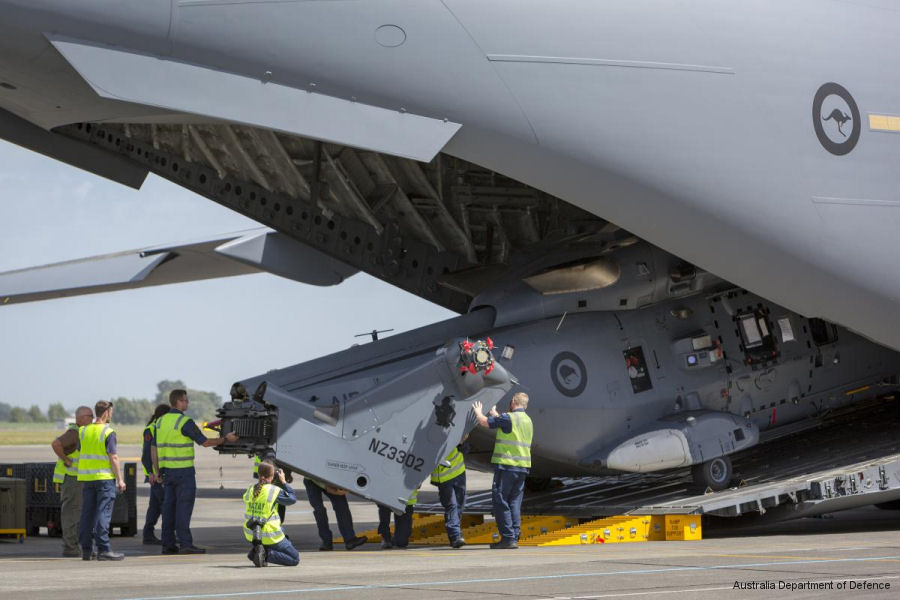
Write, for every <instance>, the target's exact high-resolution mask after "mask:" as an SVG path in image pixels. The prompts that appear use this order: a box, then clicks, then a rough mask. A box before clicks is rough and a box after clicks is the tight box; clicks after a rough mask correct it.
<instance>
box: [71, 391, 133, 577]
mask: <svg viewBox="0 0 900 600" xmlns="http://www.w3.org/2000/svg"><path fill="white" fill-rule="evenodd" d="M94 414H95V415H96V418H95V419H94V422H93V423H91V424H90V425H85V426H84V427H79V428H78V481H82V482H84V483H83V485H84V490H83V497H82V500H81V521H80V522H79V523H78V543H79V544H81V558H82V560H92V559H94V558H96V559H97V560H122V559H123V558H125V555H124V554H122V553H121V552H113V551H112V548H110V546H109V522H110V520H111V519H112V512H113V504H115V501H116V491H119V492H124V491H125V480H124V479H122V469H121V468H119V454H118V446H117V444H116V432H115V430H114V429H113V428H112V426H111V425H110V424H109V422H110V420H111V419H112V416H113V405H112V402H107V401H105V400H100V401H99V402H97V403H96V404H95V405H94ZM95 546H96V548H97V553H96V554H94V552H93V549H94V547H95Z"/></svg>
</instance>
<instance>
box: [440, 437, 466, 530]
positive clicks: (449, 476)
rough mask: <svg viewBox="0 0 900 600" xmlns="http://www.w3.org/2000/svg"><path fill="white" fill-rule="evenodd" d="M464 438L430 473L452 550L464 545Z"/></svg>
mask: <svg viewBox="0 0 900 600" xmlns="http://www.w3.org/2000/svg"><path fill="white" fill-rule="evenodd" d="M466 437H468V434H467V435H466V436H464V437H463V439H462V442H461V443H460V444H459V445H458V446H456V447H455V448H454V449H453V451H451V452H450V454H448V455H447V456H446V457H445V458H444V460H443V461H441V462H440V463H439V464H438V466H436V467H435V468H434V471H432V472H431V483H432V484H434V485H436V486H437V488H438V498H439V499H440V502H441V506H443V507H444V527H445V528H446V529H447V538H448V539H449V540H450V545H451V546H452V547H454V548H462V547H463V546H465V545H466V540H465V539H463V536H462V529H461V527H460V522H461V520H462V513H463V510H465V508H466V461H465V458H464V457H463V453H464V452H465V451H466V450H465V448H466V446H467V444H466Z"/></svg>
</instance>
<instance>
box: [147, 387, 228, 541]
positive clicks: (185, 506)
mask: <svg viewBox="0 0 900 600" xmlns="http://www.w3.org/2000/svg"><path fill="white" fill-rule="evenodd" d="M189 403H190V400H189V399H188V394H187V391H185V390H172V391H171V392H170V393H169V405H170V406H171V408H170V410H169V412H167V413H166V414H164V415H163V416H162V417H160V418H159V420H157V422H156V428H155V429H156V431H155V437H154V439H153V441H152V442H151V446H150V455H151V457H152V460H153V473H154V475H156V477H157V479H159V478H160V477H161V478H162V482H163V490H164V493H163V508H162V553H163V554H204V553H206V549H204V548H198V547H197V546H195V545H194V538H193V536H192V535H191V514H192V513H193V512H194V500H195V499H196V497H197V479H196V473H195V472H194V444H195V443H196V444H198V445H200V446H203V447H204V448H209V447H211V446H221V445H222V444H224V443H225V441H226V440H227V441H229V442H234V441H235V440H237V439H238V437H237V435H235V434H234V433H233V432H231V433H229V434H228V435H226V436H225V437H224V438H222V437H219V438H214V439H208V438H207V437H206V436H205V435H203V433H201V432H200V428H199V427H197V424H196V423H194V420H193V419H191V418H190V417H188V416H186V415H185V414H184V413H185V411H186V410H187V409H188V405H189ZM176 541H177V543H176Z"/></svg>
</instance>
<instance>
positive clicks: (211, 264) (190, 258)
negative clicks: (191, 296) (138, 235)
mask: <svg viewBox="0 0 900 600" xmlns="http://www.w3.org/2000/svg"><path fill="white" fill-rule="evenodd" d="M260 272H267V273H272V274H275V275H279V276H281V277H285V278H287V279H292V280H294V281H299V282H301V283H308V284H311V285H320V286H327V285H336V284H338V283H341V282H342V281H343V280H344V279H346V278H347V277H350V276H352V275H354V274H355V273H356V272H357V271H356V270H355V269H354V268H353V267H350V266H347V265H346V264H344V263H341V262H339V261H337V260H335V259H333V258H330V257H328V256H326V255H325V254H322V253H321V252H319V251H318V250H315V249H313V248H311V247H309V246H307V245H305V244H303V243H301V242H298V241H296V240H293V239H291V238H289V237H287V236H285V235H283V234H280V233H277V232H275V231H273V230H271V229H268V228H259V229H254V230H249V231H243V232H238V233H232V234H226V235H220V236H215V237H212V238H207V239H204V240H199V241H194V242H190V243H184V244H175V245H165V246H155V247H150V248H143V249H138V250H131V251H127V252H118V253H115V254H106V255H103V256H95V257H90V258H82V259H78V260H71V261H66V262H60V263H54V264H49V265H43V266H39V267H30V268H26V269H19V270H15V271H7V272H5V273H0V304H13V303H22V302H34V301H37V300H48V299H50V298H62V297H66V296H79V295H83V294H95V293H100V292H111V291H117V290H124V289H131V288H139V287H148V286H153V285H164V284H167V283H181V282H185V281H197V280H201V279H215V278H219V277H232V276H235V275H247V274H251V273H260Z"/></svg>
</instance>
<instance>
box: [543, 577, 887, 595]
mask: <svg viewBox="0 0 900 600" xmlns="http://www.w3.org/2000/svg"><path fill="white" fill-rule="evenodd" d="M835 579H836V578H834V577H832V578H831V579H820V580H818V581H813V580H809V582H810V583H827V582H829V581H835ZM850 579H853V580H856V581H861V580H866V581H875V580H877V579H900V575H880V576H878V577H848V578H846V579H845V581H847V580H850ZM733 589H734V585H728V586H723V587H710V588H683V589H680V590H652V591H649V592H625V593H621V592H619V593H615V594H601V595H596V596H553V597H552V598H544V599H543V600H599V599H600V598H623V597H625V596H653V595H657V594H683V593H685V592H713V591H721V590H733Z"/></svg>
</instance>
